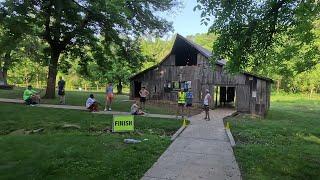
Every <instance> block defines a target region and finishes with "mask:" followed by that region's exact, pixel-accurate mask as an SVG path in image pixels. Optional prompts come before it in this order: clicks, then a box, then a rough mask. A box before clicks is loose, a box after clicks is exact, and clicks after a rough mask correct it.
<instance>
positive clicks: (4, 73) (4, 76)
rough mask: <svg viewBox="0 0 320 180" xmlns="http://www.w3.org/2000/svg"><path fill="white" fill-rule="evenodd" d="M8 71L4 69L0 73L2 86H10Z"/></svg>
mask: <svg viewBox="0 0 320 180" xmlns="http://www.w3.org/2000/svg"><path fill="white" fill-rule="evenodd" d="M7 72H8V70H7V69H2V70H1V71H0V85H5V86H6V85H8V81H7Z"/></svg>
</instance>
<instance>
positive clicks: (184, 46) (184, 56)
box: [172, 39, 198, 66]
mask: <svg viewBox="0 0 320 180" xmlns="http://www.w3.org/2000/svg"><path fill="white" fill-rule="evenodd" d="M172 51H173V52H172V53H173V54H174V55H175V64H176V66H195V65H197V54H198V51H197V50H196V49H195V48H194V47H192V46H191V45H190V44H188V43H187V42H185V41H184V40H181V39H177V41H176V43H175V46H174V47H173V49H172Z"/></svg>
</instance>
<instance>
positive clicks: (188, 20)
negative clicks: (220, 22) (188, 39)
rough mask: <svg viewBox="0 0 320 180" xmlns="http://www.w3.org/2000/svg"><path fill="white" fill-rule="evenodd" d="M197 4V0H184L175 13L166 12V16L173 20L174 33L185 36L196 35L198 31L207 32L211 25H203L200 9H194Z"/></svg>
mask: <svg viewBox="0 0 320 180" xmlns="http://www.w3.org/2000/svg"><path fill="white" fill-rule="evenodd" d="M196 5H197V0H184V1H183V7H182V8H181V9H180V10H179V11H176V12H175V13H174V14H173V15H172V14H166V15H165V16H164V18H166V19H167V20H168V21H172V22H173V27H174V33H179V34H181V35H183V36H187V35H194V34H196V33H207V31H208V29H209V26H205V25H201V24H200V21H201V18H200V14H201V12H200V11H198V10H197V11H193V8H194V7H195V6H196Z"/></svg>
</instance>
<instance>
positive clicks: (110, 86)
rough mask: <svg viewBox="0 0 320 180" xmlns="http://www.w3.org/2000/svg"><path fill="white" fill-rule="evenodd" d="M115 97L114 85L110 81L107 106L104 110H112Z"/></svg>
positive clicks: (107, 90)
mask: <svg viewBox="0 0 320 180" xmlns="http://www.w3.org/2000/svg"><path fill="white" fill-rule="evenodd" d="M113 98H114V94H113V86H112V83H109V84H108V86H107V87H106V103H105V108H104V111H107V110H108V111H111V104H112V101H113Z"/></svg>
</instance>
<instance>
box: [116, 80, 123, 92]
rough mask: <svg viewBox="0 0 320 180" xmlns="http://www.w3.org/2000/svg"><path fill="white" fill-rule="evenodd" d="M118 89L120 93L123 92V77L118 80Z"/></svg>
mask: <svg viewBox="0 0 320 180" xmlns="http://www.w3.org/2000/svg"><path fill="white" fill-rule="evenodd" d="M117 91H118V94H122V82H121V79H120V80H119V82H118V85H117Z"/></svg>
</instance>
